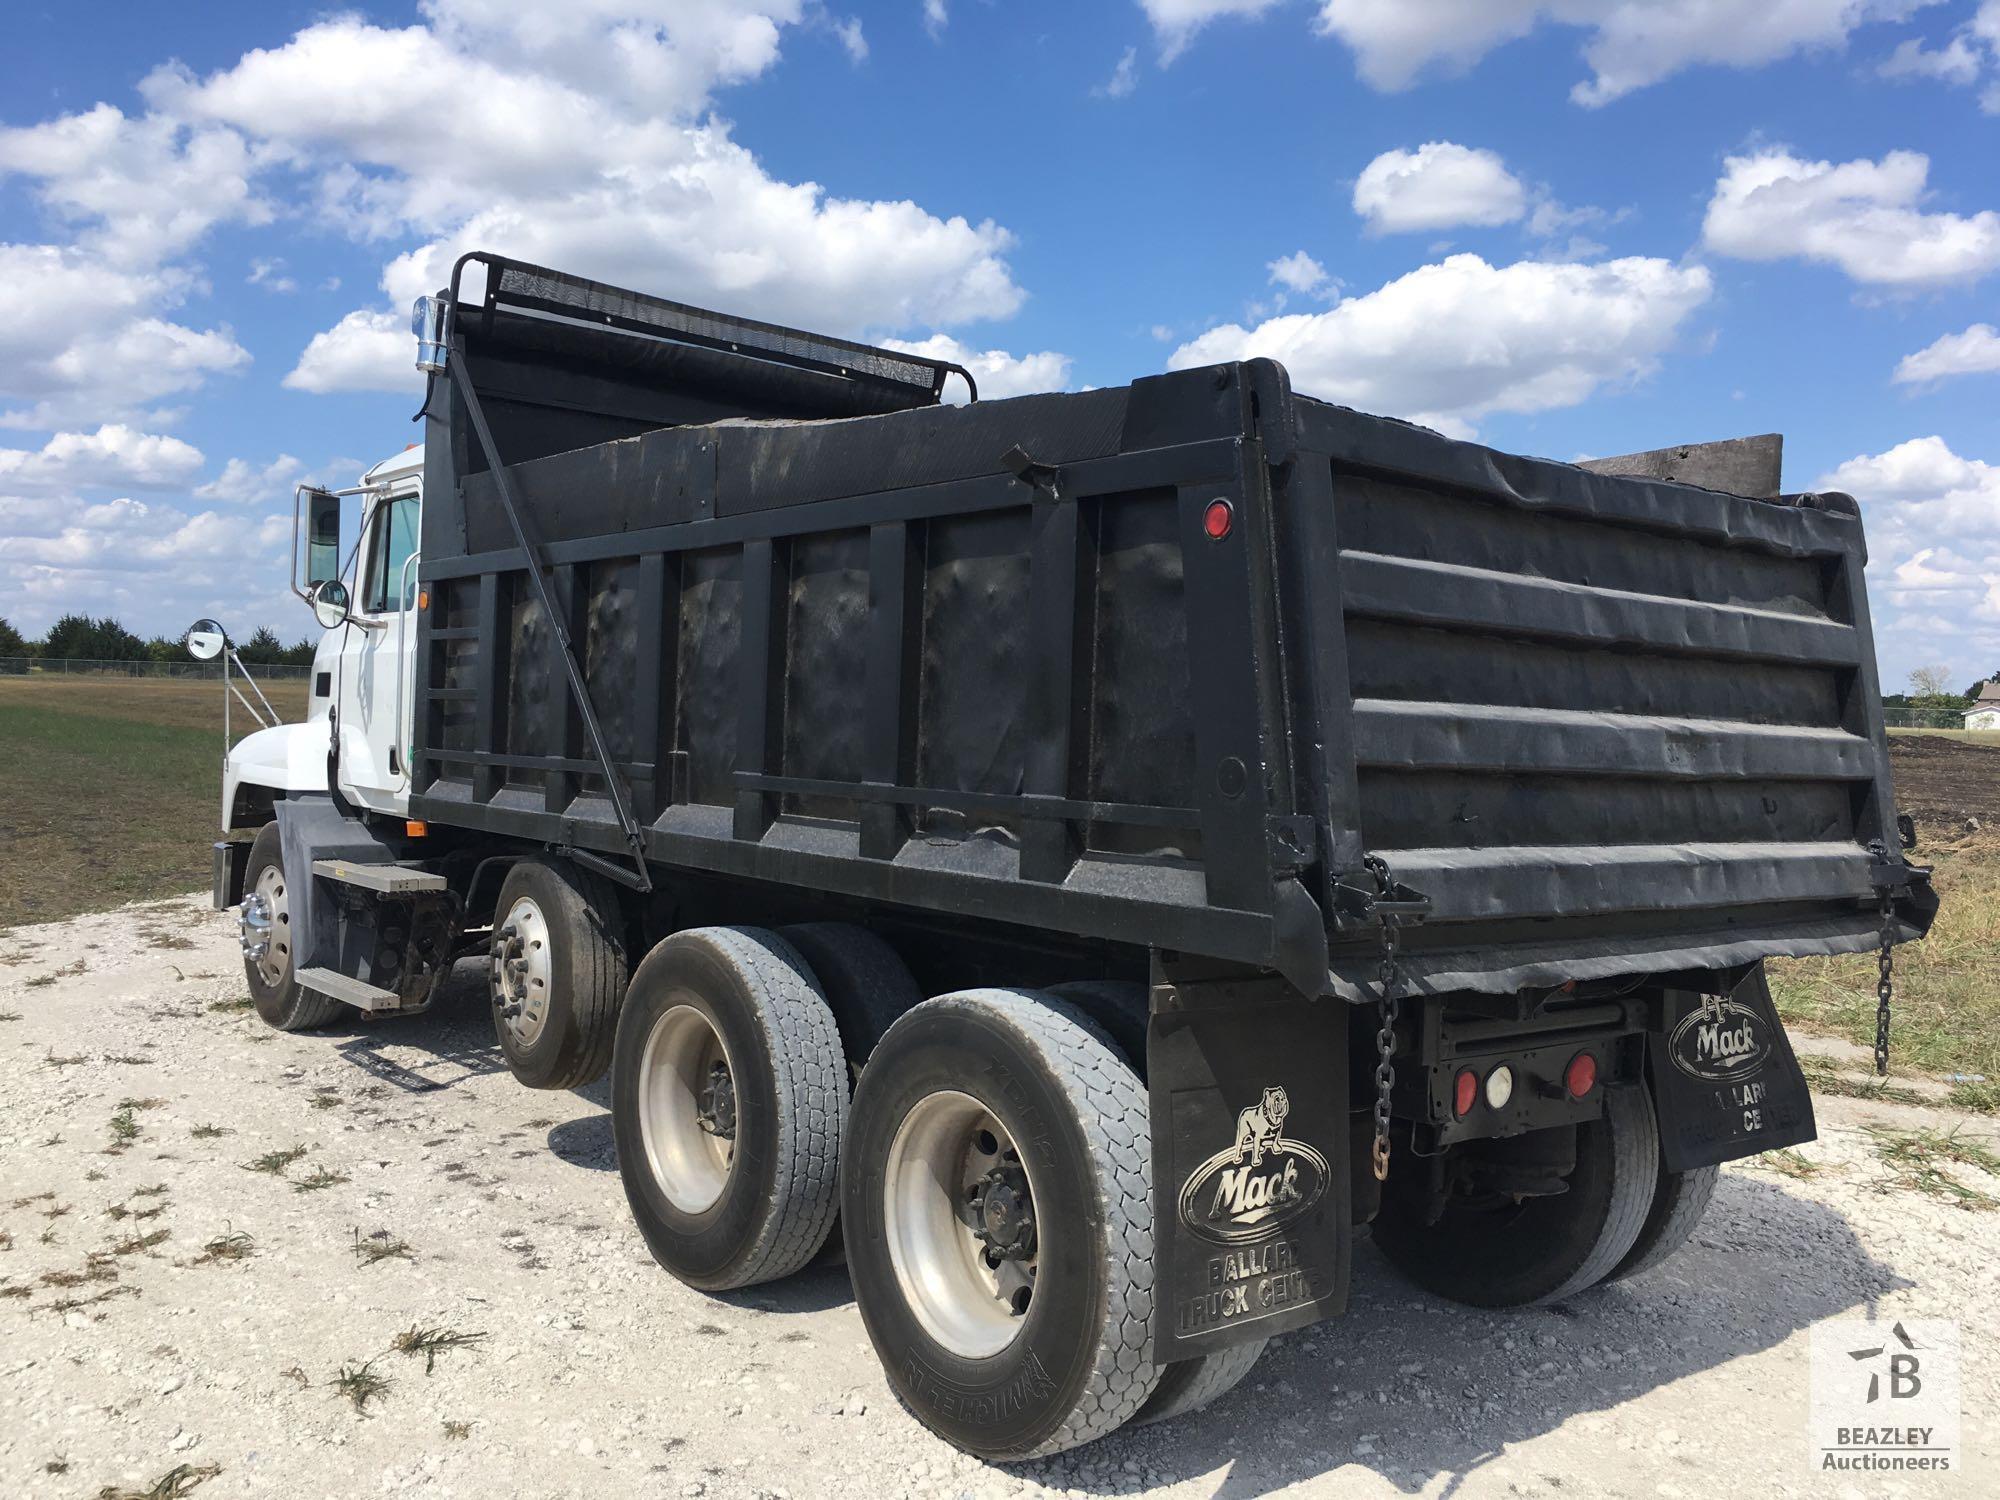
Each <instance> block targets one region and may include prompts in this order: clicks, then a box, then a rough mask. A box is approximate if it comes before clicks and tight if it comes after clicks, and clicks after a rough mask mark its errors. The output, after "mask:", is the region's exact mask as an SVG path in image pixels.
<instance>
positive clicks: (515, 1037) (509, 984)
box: [487, 859, 626, 1089]
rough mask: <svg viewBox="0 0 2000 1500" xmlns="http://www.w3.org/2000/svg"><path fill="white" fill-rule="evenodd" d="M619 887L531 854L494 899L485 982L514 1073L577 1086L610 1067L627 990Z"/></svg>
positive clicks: (536, 1084) (547, 1084) (529, 1080)
mask: <svg viewBox="0 0 2000 1500" xmlns="http://www.w3.org/2000/svg"><path fill="white" fill-rule="evenodd" d="M618 929H619V908H618V897H617V893H616V892H614V891H613V890H612V889H611V886H610V885H609V884H608V883H607V882H606V881H604V880H601V879H600V878H598V877H597V876H595V875H592V874H590V873H589V872H588V871H585V870H579V869H577V868H576V867H575V866H574V865H570V864H566V863H561V862H558V861H554V860H539V859H524V860H522V861H520V862H519V863H518V864H516V865H514V867H513V868H512V869H510V870H509V871H508V872H507V878H506V880H505V881H504V882H503V883H502V884H501V887H500V896H499V899H498V900H497V901H495V903H494V907H493V941H492V946H491V951H490V953H489V955H488V976H487V989H488V996H489V998H490V1000H491V1004H492V1010H493V1030H494V1034H495V1036H496V1037H497V1038H498V1039H499V1042H500V1051H501V1054H502V1055H503V1056H504V1057H505V1058H506V1059H507V1066H508V1068H509V1069H510V1070H511V1071H512V1072H513V1074H514V1077H515V1078H516V1079H517V1080H519V1081H520V1082H521V1083H523V1084H525V1085H526V1086H527V1087H529V1088H531V1089H573V1088H581V1087H582V1086H583V1085H585V1084H587V1083H592V1082H594V1081H595V1080H597V1079H599V1078H601V1077H603V1076H604V1070H605V1068H607V1067H608V1066H610V1063H611V1048H612V1043H613V1040H614V1038H615V1036H616V1028H617V1022H618V1007H619V1004H620V1002H621V1001H622V1000H623V999H624V995H625V980H626V961H625V945H624V942H623V941H622V939H621V937H620V935H619V930H618Z"/></svg>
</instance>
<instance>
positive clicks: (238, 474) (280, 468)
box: [194, 453, 305, 505]
mask: <svg viewBox="0 0 2000 1500" xmlns="http://www.w3.org/2000/svg"><path fill="white" fill-rule="evenodd" d="M304 472H305V465H304V464H302V463H300V462H299V461H298V460H297V459H296V458H293V457H292V455H291V454H289V453H280V454H279V455H278V456H277V457H276V458H274V459H272V460H271V461H270V462H269V463H267V464H263V465H261V466H260V465H258V464H253V463H251V462H250V461H249V460H248V459H242V458H232V459H230V460H229V462H228V463H226V464H224V465H223V466H222V472H221V473H220V474H218V475H216V476H215V478H213V479H211V480H209V482H208V483H207V484H204V485H201V486H199V487H198V488H197V489H196V490H195V492H194V496H195V499H197V500H220V501H222V502H223V503H224V504H226V505H257V504H261V503H264V502H267V501H271V500H279V499H284V498H286V497H287V496H289V495H290V494H291V491H292V486H293V485H294V484H296V483H297V482H298V480H299V478H300V477H301V476H302V475H303V473H304Z"/></svg>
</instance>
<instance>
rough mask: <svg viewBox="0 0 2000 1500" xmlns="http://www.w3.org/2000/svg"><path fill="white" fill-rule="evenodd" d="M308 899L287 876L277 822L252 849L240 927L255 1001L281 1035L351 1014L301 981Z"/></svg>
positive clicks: (268, 826) (246, 972) (245, 873)
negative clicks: (303, 910)
mask: <svg viewBox="0 0 2000 1500" xmlns="http://www.w3.org/2000/svg"><path fill="white" fill-rule="evenodd" d="M305 899H306V891H305V890H304V888H302V887H296V886H294V885H293V884H292V881H291V878H290V877H289V876H288V875H287V874H286V873H285V851H284V847H283V843H282V841H281V839H280V837H279V833H278V824H277V822H276V820H275V819H274V820H273V821H271V822H269V823H266V824H265V825H264V826H263V827H262V828H260V829H258V830H257V837H256V839H255V840H254V841H252V843H251V845H250V862H249V864H248V865H246V866H245V867H244V871H243V906H242V915H241V916H240V917H239V918H238V925H239V927H240V929H241V933H242V941H243V977H244V979H245V980H246V981H248V983H249V986H250V999H251V1000H252V1002H254V1003H255V1005H256V1007H257V1014H258V1015H259V1016H261V1017H263V1019H264V1021H265V1023H266V1024H267V1025H271V1026H275V1027H277V1029H278V1030H280V1031H311V1030H313V1029H314V1028H316V1027H320V1026H325V1025H327V1024H329V1023H330V1022H332V1021H335V1020H337V1019H338V1018H339V1017H340V1015H341V1013H342V1012H343V1011H344V1010H346V1009H347V1007H346V1006H344V1005H342V1004H341V1003H340V1002H339V1001H338V1000H334V999H331V998H329V997H328V996H326V995H322V994H320V993H318V992H317V991H315V990H309V989H307V988H306V987H305V986H304V985H302V984H300V983H299V981H298V961H297V960H298V955H297V954H296V953H295V952H294V951H293V948H292V903H293V902H294V901H303V900H305Z"/></svg>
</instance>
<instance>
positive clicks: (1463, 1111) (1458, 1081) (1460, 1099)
mask: <svg viewBox="0 0 2000 1500" xmlns="http://www.w3.org/2000/svg"><path fill="white" fill-rule="evenodd" d="M1478 1102H1479V1075H1478V1074H1477V1073H1475V1072H1473V1071H1472V1069H1470V1068H1467V1069H1466V1070H1465V1071H1464V1072H1463V1073H1460V1074H1459V1075H1458V1077H1457V1078H1455V1079H1453V1080H1452V1085H1451V1112H1452V1114H1453V1115H1454V1116H1455V1117H1457V1118H1458V1119H1461V1120H1463V1119H1464V1118H1465V1117H1466V1116H1467V1115H1469V1114H1471V1113H1472V1106H1473V1105H1475V1104H1477V1103H1478Z"/></svg>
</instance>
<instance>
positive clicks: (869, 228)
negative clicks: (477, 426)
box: [143, 0, 1022, 389]
mask: <svg viewBox="0 0 2000 1500" xmlns="http://www.w3.org/2000/svg"><path fill="white" fill-rule="evenodd" d="M426 14H427V17H428V19H429V21H430V24H429V25H417V26H409V27H404V28H401V29H393V30H392V29H388V28H383V27H378V26H373V25H370V24H368V23H366V22H365V21H363V20H361V19H359V18H357V17H354V16H341V17H337V18H334V19H331V20H328V21H324V22H321V23H320V24H317V25H314V26H311V27H308V28H306V29H305V30H304V31H301V32H300V33H298V34H297V35H296V36H294V37H293V38H292V39H291V40H290V41H289V42H287V43H285V44H284V45H283V46H280V47H275V48H268V49H259V50H256V51H253V52H250V53H247V54H245V55H244V56H243V57H242V58H241V59H240V60H239V61H238V62H237V63H236V64H235V65H233V66H231V67H228V68H225V69H222V70H220V71H218V72H216V73H213V74H210V75H208V76H206V77H202V78H197V77H195V76H194V75H192V74H190V73H188V72H187V71H185V70H183V69H179V68H169V69H162V70H160V71H158V72H156V73H155V74H153V75H152V77H150V78H149V79H148V80H147V81H146V83H145V85H144V90H143V91H144V93H145V94H146V96H147V98H148V99H149V101H151V103H152V104H153V106H154V107H155V109H156V110H159V111H161V112H166V113H172V114H174V115H176V116H178V117H182V118H186V119H188V120H191V121H196V122H200V123H201V124H203V125H211V126H216V127H221V128H228V129H232V130H237V131H240V132H242V133H244V134H245V135H246V136H249V137H251V138H253V139H260V140H262V141H264V142H265V143H266V144H267V146H268V148H269V149H271V150H273V151H282V152H284V153H287V154H288V156H289V157H291V158H292V159H293V160H295V161H296V162H297V163H298V164H299V166H300V167H301V169H303V170H307V171H310V172H313V173H315V174H316V180H317V185H318V187H317V190H318V196H319V199H320V202H321V205H322V217H323V218H324V219H325V220H327V221H328V222H336V221H337V222H344V223H346V224H348V225H350V226H351V227H352V228H353V229H354V231H355V232H356V233H358V234H379V235H384V236H393V237H395V238H399V239H404V240H406V241H407V240H409V239H416V240H418V241H419V242H420V243H419V245H418V248H416V249H413V250H410V251H407V252H405V253H404V254H402V255H399V256H397V257H396V258H395V259H393V260H392V261H390V263H389V264H388V265H387V266H386V267H385V268H384V271H383V277H382V284H383V288H384V290H385V291H386V292H387V293H388V294H389V300H390V304H391V306H392V308H401V307H406V306H407V305H408V301H409V299H410V298H412V297H414V296H416V295H418V294H420V293H423V292H428V291H432V290H435V289H436V288H437V287H438V286H440V285H442V284H443V282H444V280H445V279H446V276H447V274H448V271H449V268H450V265H451V262H452V261H453V260H454V259H455V258H456V257H457V255H458V254H459V253H460V252H461V251H463V250H466V249H469V248H475V247H478V248H488V249H494V250H498V251H501V252H502V253H505V254H509V255H513V256H516V257H518V258H520V259H524V260H531V261H538V262H541V263H545V264H554V265H560V266H563V267H564V268H565V269H571V270H575V271H577V272H579V273H581V274H584V275H588V276H594V277H597V278H600V279H603V280H608V281H615V282H621V283H624V284H629V285H637V286H641V287H644V288H647V289H649V290H657V291H660V292H663V293H665V294H667V295H669V296H673V297H676V298H679V299H683V300H687V301H692V302H705V303H711V304H715V305H720V306H722V307H725V308H727V309H729V310H732V311H740V312H744V313H749V314H753V315H756V316H760V317H765V318H770V319H773V320H776V321H780V322H788V323H809V324H812V325H814V326H819V327H825V328H827V329H829V331H839V332H845V333H860V332H867V331H870V330H891V329H896V328H906V327H911V326H921V325H926V324H928V325H930V326H937V325H940V324H945V325H950V324H957V323H964V322H969V321H974V320H977V319H982V318H995V317H1005V316H1007V315H1009V314H1011V313H1012V312H1014V311H1015V310H1016V309H1017V308H1018V307H1019V306H1020V304H1021V301H1022V293H1021V291H1020V288H1019V287H1018V286H1016V285H1015V283H1014V280H1013V277H1012V274H1011V272H1010V270H1009V268H1008V266H1007V262H1006V253H1007V251H1008V249H1009V248H1010V246H1011V245H1012V236H1011V235H1009V234H1008V233H1007V231H1006V230H1004V229H1002V228H1000V227H999V226H998V225H995V224H993V223H991V222H984V223H973V222H970V221H968V220H966V219H964V218H958V217H953V218H940V217H938V216H936V215H933V214H931V213H928V212H926V211H925V210H924V209H922V208H921V207H919V206H918V205H917V204H915V203H912V202H909V201H907V200H905V201H870V200H857V199H845V198H840V197H837V196H835V195H833V194H831V193H829V192H828V191H827V190H826V189H825V188H823V187H822V186H820V185H819V184H817V183H811V182H805V183H787V182H783V181H780V180H778V179H775V178H773V177H772V176H771V175H770V174H769V173H767V172H766V171H765V170H764V168H763V167H762V165H761V164H760V163H759V162H758V161H757V159H756V158H755V157H754V156H753V155H752V154H751V153H750V152H749V151H748V150H746V149H745V148H743V147H742V146H740V145H738V144H737V143H736V142H735V141H734V140H732V139H731V138H730V133H729V128H728V126H727V125H726V123H724V122H722V121H720V120H718V119H717V118H715V117H714V116H713V115H712V114H709V113H707V111H708V110H709V108H710V103H711V95H712V93H713V92H714V90H716V89H717V88H719V87H721V86H724V85H726V84H729V83H733V82H739V81H741V80H743V79H747V78H752V77H755V76H757V75H759V74H760V73H762V72H764V71H765V70H767V69H768V68H769V67H771V66H772V65H773V63H775V61H776V59H777V56H778V42H779V37H780V32H781V29H782V27H784V26H786V25H795V24H798V23H799V22H800V21H801V20H802V19H807V18H808V11H807V8H806V7H805V5H804V4H803V3H802V0H730V3H727V4H721V5H716V6H710V7H706V8H694V7H688V6H686V5H684V4H680V3H677V0H584V3H581V4H578V5H570V6H565V7H563V8H562V9H561V10H560V11H559V12H558V11H548V10H544V9H541V8H532V9H529V10H525V11H524V10H521V9H519V8H518V7H514V6H512V5H510V4H508V3H505V0H431V3H430V5H429V6H428V7H427V8H426ZM812 14H814V15H817V14H819V13H818V12H816V11H815V12H813V13H812ZM356 78H367V79H368V80H369V84H370V86H369V87H368V88H367V89H362V90H357V89H355V88H354V87H353V86H352V80H353V79H356ZM384 316H385V315H384V314H383V313H381V312H380V311H379V310H377V309H362V310H359V311H358V312H357V313H355V314H350V315H349V318H348V319H346V320H344V321H343V323H342V324H341V325H340V326H339V327H337V328H335V329H333V330H329V331H328V334H327V335H326V337H328V338H329V339H331V340H332V344H331V346H322V347H321V348H320V349H319V350H318V351H317V353H315V351H313V350H310V349H309V350H308V351H307V354H306V356H305V357H304V358H302V360H301V362H300V367H299V369H298V370H297V371H295V372H294V378H293V381H292V383H293V384H295V385H300V386H303V387H304V388H307V389H314V388H321V387H324V388H328V389H331V388H335V387H334V383H335V382H338V381H342V380H352V379H354V378H356V376H355V374H354V369H355V366H353V365H352V364H351V363H347V364H342V365H340V366H339V367H338V370H339V371H340V372H341V373H329V374H326V375H321V374H319V373H317V372H318V371H319V370H320V369H321V368H322V367H323V366H326V365H327V364H328V362H329V361H331V360H332V358H333V356H334V355H336V354H340V355H343V356H347V355H351V354H353V353H354V352H355V349H356V346H357V344H358V343H362V342H366V341H365V340H362V339H361V337H360V336H361V335H362V334H365V333H368V332H372V331H374V330H375V329H376V328H377V327H378V326H379V325H380V322H381V320H382V318H383V317H384ZM364 363H365V364H366V366H367V368H369V369H371V370H376V371H378V372H379V370H380V368H381V366H380V362H379V360H372V359H371V360H368V361H364ZM367 378H369V379H372V380H376V381H379V380H380V379H381V378H382V377H381V376H380V375H379V373H377V374H375V375H371V376H369V377H367ZM314 381H317V382H319V384H318V385H314V384H309V383H308V382H314Z"/></svg>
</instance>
